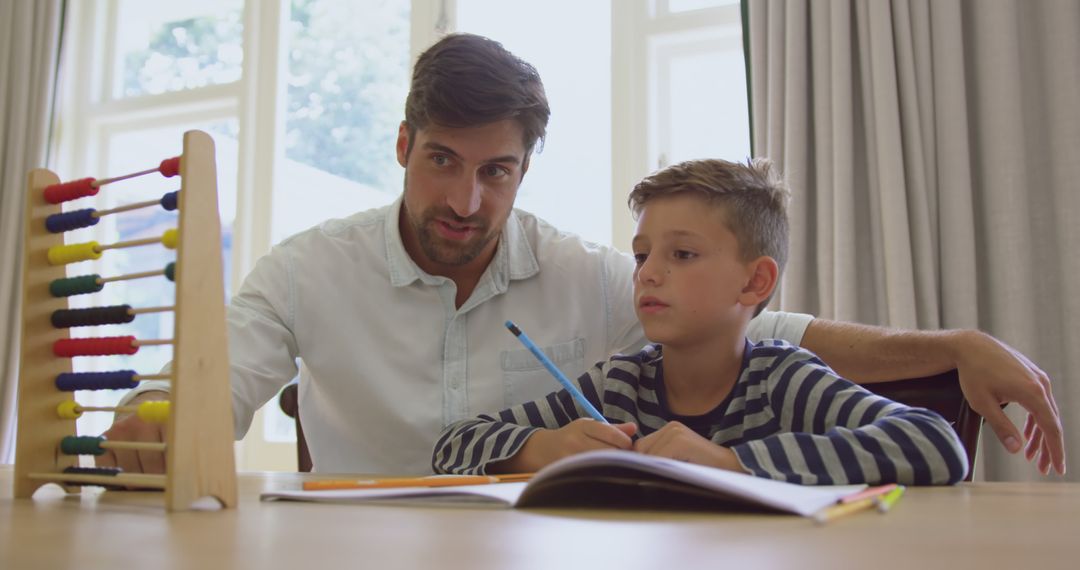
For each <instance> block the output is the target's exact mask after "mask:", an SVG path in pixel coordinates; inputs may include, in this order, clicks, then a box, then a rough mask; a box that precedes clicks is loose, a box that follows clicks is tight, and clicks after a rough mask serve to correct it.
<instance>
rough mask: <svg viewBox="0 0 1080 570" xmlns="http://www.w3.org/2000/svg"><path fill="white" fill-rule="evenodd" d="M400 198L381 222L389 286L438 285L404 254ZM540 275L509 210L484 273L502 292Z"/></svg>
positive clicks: (536, 263)
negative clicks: (513, 283) (518, 281)
mask: <svg viewBox="0 0 1080 570" xmlns="http://www.w3.org/2000/svg"><path fill="white" fill-rule="evenodd" d="M403 198H404V197H403V196H399V197H398V199H397V200H395V201H394V203H393V204H391V205H390V207H389V208H387V209H386V218H385V219H384V221H383V231H384V237H385V240H386V265H387V267H388V268H389V270H390V284H391V285H393V286H394V287H405V286H406V285H409V284H411V283H413V282H414V281H416V280H420V281H422V282H423V283H424V284H427V285H437V284H438V283H439V282H440V281H441V279H440V278H438V277H435V276H433V275H430V274H428V273H427V272H425V271H424V270H422V269H420V267H419V266H418V265H416V262H415V261H413V259H412V258H411V257H409V254H408V253H407V252H406V251H405V243H404V242H402V241H401V228H400V225H399V221H400V220H401V208H402V200H403ZM539 272H540V263H539V262H538V261H537V260H536V253H535V252H534V251H533V246H532V244H530V243H529V239H528V238H527V237H526V236H525V229H524V228H523V227H522V225H521V220H520V219H519V218H518V210H516V209H515V210H512V211H511V212H510V217H509V218H508V219H507V220H506V225H505V226H504V227H503V233H502V236H500V237H499V244H498V246H497V247H496V249H495V257H494V258H492V260H491V264H490V265H488V268H487V271H486V273H487V274H488V275H489V276H490V278H491V279H492V280H493V281H494V282H495V287H496V289H498V290H499V292H503V291H505V290H506V287H507V285H508V283H509V281H510V280H511V279H527V278H529V277H532V276H533V275H536V274H537V273H539Z"/></svg>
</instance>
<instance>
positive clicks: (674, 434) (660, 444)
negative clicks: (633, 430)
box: [634, 422, 747, 473]
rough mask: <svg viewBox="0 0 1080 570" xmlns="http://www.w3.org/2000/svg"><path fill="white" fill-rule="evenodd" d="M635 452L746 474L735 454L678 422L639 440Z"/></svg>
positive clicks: (635, 445) (670, 423)
mask: <svg viewBox="0 0 1080 570" xmlns="http://www.w3.org/2000/svg"><path fill="white" fill-rule="evenodd" d="M634 451H637V452H639V453H644V454H646V455H656V456H658V457H668V458H670V459H678V460H679V461H686V462H687V463H696V464H698V465H708V466H710V467H719V468H720V469H727V470H728V471H736V472H739V473H747V471H746V469H743V467H742V464H740V463H739V460H738V458H737V457H736V456H735V452H734V451H731V450H730V449H728V448H726V447H723V446H720V445H716V444H715V443H713V442H711V441H709V440H707V439H705V438H704V437H701V436H700V435H698V434H697V433H696V432H695V431H694V430H692V429H690V428H688V427H686V426H685V425H683V424H681V423H679V422H668V423H667V424H666V425H664V427H662V428H660V429H659V430H657V431H655V432H653V433H651V434H649V435H647V436H645V437H643V438H641V439H639V440H637V441H636V442H634Z"/></svg>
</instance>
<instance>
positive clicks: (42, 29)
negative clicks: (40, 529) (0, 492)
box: [0, 0, 63, 463]
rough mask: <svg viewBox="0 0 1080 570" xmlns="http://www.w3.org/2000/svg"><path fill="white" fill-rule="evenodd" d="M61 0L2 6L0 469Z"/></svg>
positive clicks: (7, 444)
mask: <svg viewBox="0 0 1080 570" xmlns="http://www.w3.org/2000/svg"><path fill="white" fill-rule="evenodd" d="M62 13H63V2H62V0H35V1H33V2H25V1H23V0H0V463H11V462H12V461H13V460H14V446H15V394H16V386H15V381H16V378H17V376H18V354H19V303H20V297H21V295H22V289H21V282H22V278H21V273H20V263H21V257H22V232H23V226H22V216H23V195H24V194H25V192H26V173H27V171H28V170H30V169H32V168H39V167H41V166H44V165H45V158H46V149H47V146H48V133H49V130H50V124H51V119H52V107H53V93H54V91H55V89H54V86H55V79H56V71H57V60H58V57H59V53H60V35H61V34H60V28H61V20H62Z"/></svg>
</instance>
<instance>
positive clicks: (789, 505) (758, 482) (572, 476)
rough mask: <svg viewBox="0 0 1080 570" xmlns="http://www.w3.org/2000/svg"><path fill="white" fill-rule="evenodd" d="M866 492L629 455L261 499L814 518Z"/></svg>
mask: <svg viewBox="0 0 1080 570" xmlns="http://www.w3.org/2000/svg"><path fill="white" fill-rule="evenodd" d="M865 487H866V485H844V486H818V487H811V486H803V485H794V484H791V483H783V482H779V481H772V480H769V479H762V478H759V477H754V476H751V475H745V474H742V473H734V472H731V471H724V470H721V469H714V468H712V467H703V466H700V465H693V464H690V463H684V462H681V461H675V460H672V459H665V458H661V457H653V456H649V455H642V454H640V453H634V452H630V451H616V450H611V451H591V452H587V453H582V454H579V455H574V456H571V457H567V458H565V459H561V460H559V461H556V462H555V463H552V464H551V465H548V466H547V467H545V468H543V469H541V470H540V471H539V472H537V473H536V476H534V477H533V478H532V480H531V481H529V482H528V483H496V484H488V485H463V486H454V487H431V488H428V487H408V488H400V489H347V490H331V491H273V492H269V493H263V494H262V495H261V499H262V500H264V501H272V500H292V501H318V502H335V503H376V504H400V505H409V504H411V505H424V506H431V505H445V506H494V507H501V508H508V507H514V508H567V507H570V508H579V507H580V508H661V509H692V510H717V511H772V512H786V513H793V514H797V515H802V516H811V515H813V514H814V513H816V512H817V511H819V510H821V509H822V508H824V507H827V506H829V505H832V504H835V503H836V502H837V501H839V500H840V499H841V498H842V497H844V496H846V495H850V494H852V493H855V492H857V491H860V490H862V489H864V488H865Z"/></svg>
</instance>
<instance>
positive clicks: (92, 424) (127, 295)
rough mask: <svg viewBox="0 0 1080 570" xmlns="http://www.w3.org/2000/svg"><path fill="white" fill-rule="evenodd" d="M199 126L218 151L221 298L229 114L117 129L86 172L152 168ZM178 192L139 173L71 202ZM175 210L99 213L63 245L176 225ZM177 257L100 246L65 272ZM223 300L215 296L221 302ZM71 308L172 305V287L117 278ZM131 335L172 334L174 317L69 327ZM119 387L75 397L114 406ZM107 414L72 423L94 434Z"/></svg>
mask: <svg viewBox="0 0 1080 570" xmlns="http://www.w3.org/2000/svg"><path fill="white" fill-rule="evenodd" d="M190 129H201V130H204V131H206V132H208V133H209V134H210V135H211V136H212V137H213V138H214V143H215V147H216V152H217V157H216V160H217V175H218V205H219V208H218V209H219V212H220V215H221V231H222V256H223V264H224V267H223V273H224V278H225V287H226V299H227V298H228V296H229V294H230V293H229V288H230V287H229V258H230V253H231V249H232V248H231V246H232V226H233V219H234V218H235V214H236V164H237V144H236V133H237V130H238V125H237V121H236V120H235V119H228V120H222V121H218V122H214V123H210V124H201V125H183V126H170V127H159V128H155V129H144V130H138V131H122V132H119V133H116V134H113V135H112V136H109V137H108V138H107V141H106V145H105V149H106V150H105V152H106V153H107V154H106V155H105V156H106V157H107V159H106V162H105V164H106V166H105V172H104V173H93V175H94V176H95V177H97V178H108V177H111V176H119V175H123V174H127V173H131V172H138V171H141V170H146V169H148V168H153V167H155V166H156V165H158V164H159V163H160V162H161V161H162V160H163V159H165V158H169V157H172V156H177V155H179V154H181V153H182V152H183V133H184V131H187V130H190ZM179 189H180V179H179V178H176V177H173V178H165V177H163V176H161V175H158V174H150V175H146V176H140V177H138V178H134V179H131V180H125V181H121V182H116V183H114V184H109V185H106V186H103V187H102V189H101V191H100V192H99V193H98V195H97V197H96V198H95V199H94V201H93V203H92V204H86V205H84V204H81V203H79V204H77V205H75V206H73V207H76V208H85V207H93V208H95V209H98V210H103V209H107V208H114V207H117V206H122V205H125V204H132V203H136V202H145V201H149V200H156V199H159V198H160V197H161V196H162V195H164V194H166V193H168V192H172V191H174V190H179ZM177 218H178V216H177V212H176V211H172V212H170V211H166V210H165V209H163V208H162V207H160V206H152V207H147V208H141V209H138V210H132V211H128V212H122V213H118V214H113V215H107V216H103V217H102V218H101V221H100V222H99V223H98V224H97V225H95V226H93V227H91V228H86V229H84V230H79V231H77V232H72V233H71V234H69V235H68V236H66V238H67V242H68V243H76V242H84V241H90V240H95V241H97V242H99V243H102V244H108V243H115V242H118V241H127V240H133V239H140V238H149V237H160V236H161V235H162V234H163V233H164V232H165V230H167V229H170V228H175V227H176V224H177ZM175 259H176V255H175V253H174V252H172V251H169V250H166V249H165V248H163V247H161V246H157V245H149V246H140V247H132V248H123V249H112V250H108V251H106V252H105V253H104V254H103V255H102V256H101V258H100V259H98V260H96V261H90V262H82V263H78V264H73V265H71V266H69V267H68V275H70V276H75V275H85V274H88V273H98V274H100V275H102V276H103V277H110V276H117V275H126V274H130V273H136V272H142V271H152V270H156V269H164V267H165V265H166V264H168V263H169V262H172V261H174V260H175ZM226 299H222V300H221V302H222V303H224V302H225V301H226ZM70 301H71V305H72V306H73V307H74V306H80V307H99V306H108V305H121V304H128V305H131V306H132V307H133V308H140V307H161V306H172V305H173V304H174V302H175V287H174V286H173V284H172V283H171V282H170V281H168V280H166V279H165V277H149V278H144V279H135V280H125V281H116V282H110V283H108V284H107V285H106V286H105V287H104V288H103V289H102V290H101V291H100V292H99V293H96V294H93V295H81V296H75V297H71V298H70ZM119 335H134V336H135V337H136V338H138V339H171V338H172V337H173V314H172V313H171V312H161V313H146V314H141V315H138V316H137V317H136V318H135V320H134V321H132V322H130V323H127V324H123V325H108V326H101V327H79V328H76V329H72V336H73V337H100V336H119ZM171 359H172V348H171V347H170V346H168V345H165V346H146V347H142V348H140V349H139V351H138V352H137V353H136V354H134V355H131V356H106V357H95V358H79V359H75V360H74V364H73V365H74V368H75V370H76V371H103V370H120V369H133V370H136V371H137V372H139V373H143V374H151V373H155V372H157V371H158V370H160V369H161V368H162V366H164V365H165V364H166V363H167V362H169V361H170V360H171ZM122 394H123V392H122V391H111V390H104V391H91V392H79V394H78V400H79V401H80V402H82V403H84V404H87V405H113V404H115V402H116V401H117V400H119V398H120V396H121V395H122ZM111 421H112V418H111V415H109V414H84V415H83V416H82V417H81V418H80V419H79V420H78V422H79V432H80V433H99V432H101V431H103V430H104V429H106V428H107V427H108V426H109V424H110V423H111Z"/></svg>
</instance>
